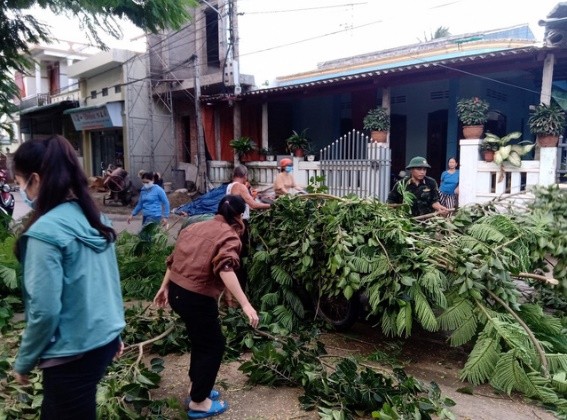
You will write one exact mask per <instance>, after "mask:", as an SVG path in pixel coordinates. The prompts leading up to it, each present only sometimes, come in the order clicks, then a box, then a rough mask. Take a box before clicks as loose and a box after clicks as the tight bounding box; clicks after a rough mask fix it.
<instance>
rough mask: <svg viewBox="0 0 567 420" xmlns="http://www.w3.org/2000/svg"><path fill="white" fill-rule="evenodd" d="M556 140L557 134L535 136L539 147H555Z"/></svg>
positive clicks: (557, 138)
mask: <svg viewBox="0 0 567 420" xmlns="http://www.w3.org/2000/svg"><path fill="white" fill-rule="evenodd" d="M558 142H559V137H558V136H537V144H539V147H557V143H558Z"/></svg>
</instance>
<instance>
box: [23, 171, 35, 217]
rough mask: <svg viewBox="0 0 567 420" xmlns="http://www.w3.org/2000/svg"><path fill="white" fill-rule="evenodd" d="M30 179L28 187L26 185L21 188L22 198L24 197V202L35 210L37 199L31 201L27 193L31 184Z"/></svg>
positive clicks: (27, 182)
mask: <svg viewBox="0 0 567 420" xmlns="http://www.w3.org/2000/svg"><path fill="white" fill-rule="evenodd" d="M30 179H31V177H30V178H29V179H28V180H27V181H26V185H24V186H23V187H22V188H20V196H21V197H22V200H24V203H26V204H27V205H28V206H29V207H30V208H32V209H33V208H34V206H35V199H33V200H30V199H29V198H28V195H27V193H26V188H27V187H28V184H29V183H30Z"/></svg>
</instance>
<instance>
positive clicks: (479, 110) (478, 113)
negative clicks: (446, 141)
mask: <svg viewBox="0 0 567 420" xmlns="http://www.w3.org/2000/svg"><path fill="white" fill-rule="evenodd" d="M489 107H490V104H489V103H488V102H486V101H484V100H482V99H480V98H478V97H476V96H474V97H472V98H462V99H459V100H458V101H457V117H458V118H459V120H460V121H461V123H462V124H463V136H464V137H465V138H466V139H479V138H480V137H481V136H482V132H483V131H484V123H485V122H486V121H487V120H488V108H489ZM473 127H474V128H473Z"/></svg>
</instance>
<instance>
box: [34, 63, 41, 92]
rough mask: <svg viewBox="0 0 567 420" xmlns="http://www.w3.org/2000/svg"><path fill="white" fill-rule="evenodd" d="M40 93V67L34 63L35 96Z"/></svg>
mask: <svg viewBox="0 0 567 420" xmlns="http://www.w3.org/2000/svg"><path fill="white" fill-rule="evenodd" d="M40 93H42V92H41V66H40V64H39V63H35V94H36V95H39V94H40Z"/></svg>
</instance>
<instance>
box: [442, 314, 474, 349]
mask: <svg viewBox="0 0 567 420" xmlns="http://www.w3.org/2000/svg"><path fill="white" fill-rule="evenodd" d="M477 327H478V321H477V318H476V316H475V315H474V313H472V314H471V316H470V317H469V318H467V319H466V320H464V321H463V322H462V323H461V325H459V326H458V327H457V328H455V329H454V330H453V332H452V333H451V335H450V337H449V342H450V344H451V346H453V347H457V346H462V345H463V344H465V343H468V342H469V341H470V340H471V339H472V338H473V337H474V335H475V334H476V332H477Z"/></svg>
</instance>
